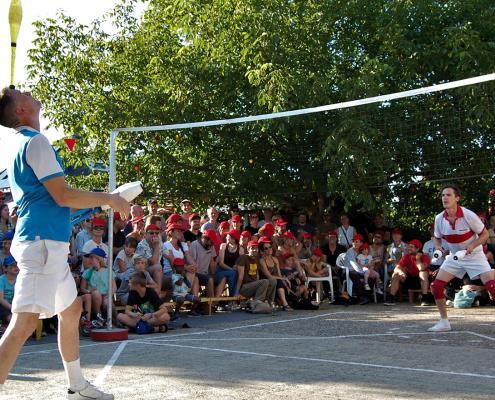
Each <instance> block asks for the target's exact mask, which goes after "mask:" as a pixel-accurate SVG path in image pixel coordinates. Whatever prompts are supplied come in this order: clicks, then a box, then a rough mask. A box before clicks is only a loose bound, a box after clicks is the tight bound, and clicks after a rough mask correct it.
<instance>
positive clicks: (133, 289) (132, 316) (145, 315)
mask: <svg viewBox="0 0 495 400" xmlns="http://www.w3.org/2000/svg"><path fill="white" fill-rule="evenodd" d="M129 287H130V291H129V297H128V299H127V305H126V307H125V312H124V313H120V314H118V315H117V320H118V321H119V322H120V323H122V324H124V325H125V326H128V327H130V328H135V327H136V325H137V323H138V322H139V321H144V322H146V323H147V324H148V325H151V326H152V327H153V328H154V330H155V332H166V331H167V327H166V324H167V322H168V321H170V316H169V315H168V310H167V308H166V307H165V304H164V303H162V302H161V300H160V298H159V297H158V294H157V293H156V291H155V290H154V289H151V288H149V287H147V283H146V274H145V273H144V271H135V272H133V274H132V275H131V278H130V280H129Z"/></svg>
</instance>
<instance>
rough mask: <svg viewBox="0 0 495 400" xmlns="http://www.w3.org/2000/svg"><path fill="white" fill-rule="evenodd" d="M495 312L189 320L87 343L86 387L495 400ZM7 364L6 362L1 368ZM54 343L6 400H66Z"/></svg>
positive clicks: (36, 353)
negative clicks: (446, 322)
mask: <svg viewBox="0 0 495 400" xmlns="http://www.w3.org/2000/svg"><path fill="white" fill-rule="evenodd" d="M494 311H495V309H494V308H493V307H483V308H471V309H467V310H453V309H451V310H450V321H451V324H452V327H453V329H454V330H453V331H452V332H448V333H427V332H426V329H427V328H428V327H430V326H431V325H432V324H433V323H435V322H436V320H437V313H436V309H435V308H434V307H413V306H410V305H407V304H401V305H399V306H396V307H391V308H387V307H384V306H383V305H371V306H364V307H363V306H351V307H340V306H329V305H324V306H322V307H321V309H320V310H318V311H314V312H313V311H297V312H290V313H289V312H277V313H276V314H275V315H273V316H272V315H263V316H259V315H258V316H254V315H250V314H246V313H244V312H242V311H236V312H233V313H218V314H216V315H214V316H212V317H202V318H183V319H182V321H181V322H187V323H188V324H189V325H190V326H191V327H192V328H191V329H176V330H173V331H169V332H168V333H166V334H154V335H146V336H136V335H130V337H129V340H128V341H126V342H121V343H96V342H91V341H89V340H84V341H82V343H81V347H82V348H81V360H82V365H83V368H84V370H85V373H86V375H87V377H88V378H89V379H90V380H91V381H93V382H96V383H97V384H98V385H100V386H101V387H103V388H105V389H106V390H108V391H110V392H112V393H114V394H115V398H116V399H160V400H164V399H211V400H213V399H215V400H217V399H245V400H249V399H256V400H261V399H275V398H285V399H297V400H300V399H343V400H344V399H345V400H347V399H359V400H364V399H419V398H427V399H494V398H495V394H494V389H493V388H494V387H495V363H494V362H493V360H494V359H495V329H494V326H495V325H494V324H495V313H494ZM0 362H1V360H0ZM64 385H65V382H64V373H63V369H62V363H61V361H60V356H59V355H58V352H57V349H56V344H55V343H53V340H52V341H51V342H50V343H49V342H48V341H47V340H42V341H41V342H40V343H39V344H33V345H28V346H26V347H24V349H23V352H22V355H21V356H20V357H19V359H18V361H17V364H16V366H15V368H14V370H13V371H12V374H11V375H10V377H9V380H8V381H7V383H6V385H5V386H6V388H5V389H6V390H4V393H3V394H2V395H0V399H43V400H51V399H62V398H65V393H66V392H65V389H64V387H65V386H64Z"/></svg>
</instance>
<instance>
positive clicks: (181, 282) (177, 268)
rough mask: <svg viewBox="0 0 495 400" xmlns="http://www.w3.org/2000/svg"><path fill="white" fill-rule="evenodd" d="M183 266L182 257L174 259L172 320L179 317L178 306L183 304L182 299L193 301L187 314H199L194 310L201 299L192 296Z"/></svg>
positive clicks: (194, 315)
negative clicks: (174, 304) (173, 306)
mask: <svg viewBox="0 0 495 400" xmlns="http://www.w3.org/2000/svg"><path fill="white" fill-rule="evenodd" d="M184 267H185V261H184V259H183V258H176V259H174V264H173V269H174V273H173V275H172V283H173V293H172V300H173V301H175V303H176V306H175V311H174V314H173V315H172V321H177V320H178V319H180V314H179V312H180V308H181V307H182V305H183V304H184V301H186V300H187V301H191V302H192V303H193V306H192V309H191V312H190V314H189V315H191V316H193V317H196V316H200V315H201V314H200V313H198V312H197V311H196V308H197V307H198V306H199V304H200V302H201V300H200V299H199V297H197V296H194V295H193V294H192V293H191V287H190V284H189V282H188V281H187V279H186V278H185V277H184V272H185V271H184Z"/></svg>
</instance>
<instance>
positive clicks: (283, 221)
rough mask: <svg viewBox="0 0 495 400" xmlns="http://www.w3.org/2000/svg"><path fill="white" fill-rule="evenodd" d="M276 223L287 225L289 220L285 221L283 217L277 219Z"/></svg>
mask: <svg viewBox="0 0 495 400" xmlns="http://www.w3.org/2000/svg"><path fill="white" fill-rule="evenodd" d="M275 223H276V224H277V226H284V225H287V221H285V220H284V219H283V218H279V219H277V221H276V222H275Z"/></svg>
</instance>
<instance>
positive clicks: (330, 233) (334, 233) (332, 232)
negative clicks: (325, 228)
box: [328, 231, 339, 237]
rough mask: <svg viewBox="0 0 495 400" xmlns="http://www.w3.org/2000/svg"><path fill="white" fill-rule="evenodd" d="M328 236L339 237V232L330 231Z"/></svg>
mask: <svg viewBox="0 0 495 400" xmlns="http://www.w3.org/2000/svg"><path fill="white" fill-rule="evenodd" d="M328 236H335V237H338V236H339V234H338V233H337V231H330V232H328Z"/></svg>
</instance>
